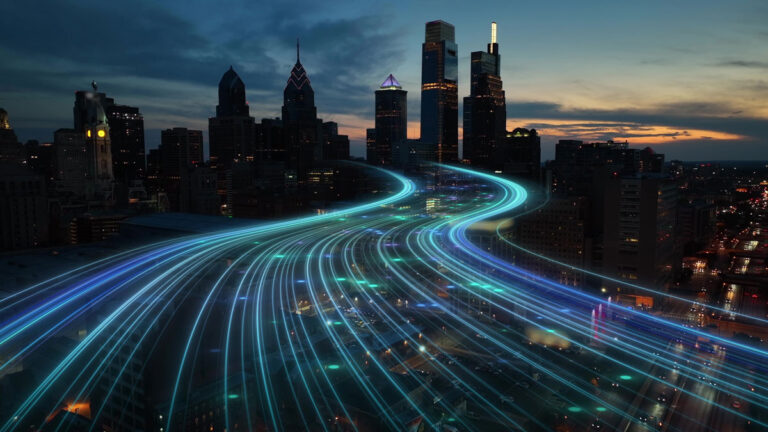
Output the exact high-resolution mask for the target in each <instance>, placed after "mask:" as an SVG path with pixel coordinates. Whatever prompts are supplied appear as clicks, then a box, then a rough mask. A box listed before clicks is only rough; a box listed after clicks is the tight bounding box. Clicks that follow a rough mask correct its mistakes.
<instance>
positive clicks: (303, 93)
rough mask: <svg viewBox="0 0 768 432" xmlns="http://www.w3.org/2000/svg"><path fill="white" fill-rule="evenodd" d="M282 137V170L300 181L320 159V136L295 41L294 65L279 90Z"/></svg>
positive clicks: (306, 77) (305, 75)
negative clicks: (281, 90)
mask: <svg viewBox="0 0 768 432" xmlns="http://www.w3.org/2000/svg"><path fill="white" fill-rule="evenodd" d="M283 134H284V139H285V153H286V155H285V165H286V168H287V169H290V170H295V171H296V175H297V176H298V178H299V180H300V181H301V180H303V179H304V178H305V177H306V172H307V170H308V169H309V167H310V166H311V165H312V164H313V162H314V161H317V160H319V159H320V153H321V148H320V147H321V146H320V139H321V137H322V135H321V122H320V121H319V120H318V118H317V108H316V107H315V91H314V90H312V85H311V84H310V82H309V77H308V76H307V72H306V71H305V70H304V66H302V64H301V59H300V57H299V42H298V41H296V64H295V65H294V66H293V69H292V70H291V76H290V77H289V78H288V83H287V84H286V86H285V90H284V91H283Z"/></svg>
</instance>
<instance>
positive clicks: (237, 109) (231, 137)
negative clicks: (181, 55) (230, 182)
mask: <svg viewBox="0 0 768 432" xmlns="http://www.w3.org/2000/svg"><path fill="white" fill-rule="evenodd" d="M255 139H256V137H255V120H254V118H253V117H251V116H250V115H249V108H248V103H247V102H246V100H245V84H244V83H243V81H242V80H241V79H240V77H239V76H238V75H237V72H235V70H234V69H233V68H232V66H230V67H229V70H228V71H226V72H225V73H224V75H223V76H222V77H221V81H219V104H218V105H217V106H216V117H211V118H209V119H208V140H209V143H210V153H211V163H212V164H213V165H214V166H216V167H217V168H224V169H228V168H230V167H231V166H232V164H233V163H234V162H235V161H243V160H253V157H254V153H255V148H254V146H255Z"/></svg>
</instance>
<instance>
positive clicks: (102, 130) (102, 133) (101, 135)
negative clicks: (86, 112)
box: [96, 129, 107, 138]
mask: <svg viewBox="0 0 768 432" xmlns="http://www.w3.org/2000/svg"><path fill="white" fill-rule="evenodd" d="M96 135H98V136H99V138H104V137H105V136H106V135H107V133H106V132H104V129H99V131H98V132H96Z"/></svg>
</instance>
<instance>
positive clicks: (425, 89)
mask: <svg viewBox="0 0 768 432" xmlns="http://www.w3.org/2000/svg"><path fill="white" fill-rule="evenodd" d="M454 33H455V30H454V27H453V25H451V24H448V23H446V22H444V21H439V20H438V21H431V22H428V23H427V24H426V32H425V39H424V44H423V45H422V48H421V53H422V57H421V140H422V141H423V142H424V144H425V145H427V146H430V148H431V151H430V153H432V155H431V156H430V158H431V159H432V160H435V161H437V162H440V163H451V162H457V161H458V159H459V130H458V126H459V125H458V123H459V107H458V105H459V103H458V80H459V67H458V57H457V50H458V47H457V45H456V42H455V36H454Z"/></svg>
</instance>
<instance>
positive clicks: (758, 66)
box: [716, 60, 768, 69]
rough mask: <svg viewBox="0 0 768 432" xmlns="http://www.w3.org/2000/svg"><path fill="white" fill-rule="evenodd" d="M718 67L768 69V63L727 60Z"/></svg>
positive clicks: (718, 64)
mask: <svg viewBox="0 0 768 432" xmlns="http://www.w3.org/2000/svg"><path fill="white" fill-rule="evenodd" d="M716 66H725V67H740V68H750V69H768V62H764V61H755V60H727V61H722V62H720V63H717V64H716Z"/></svg>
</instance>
